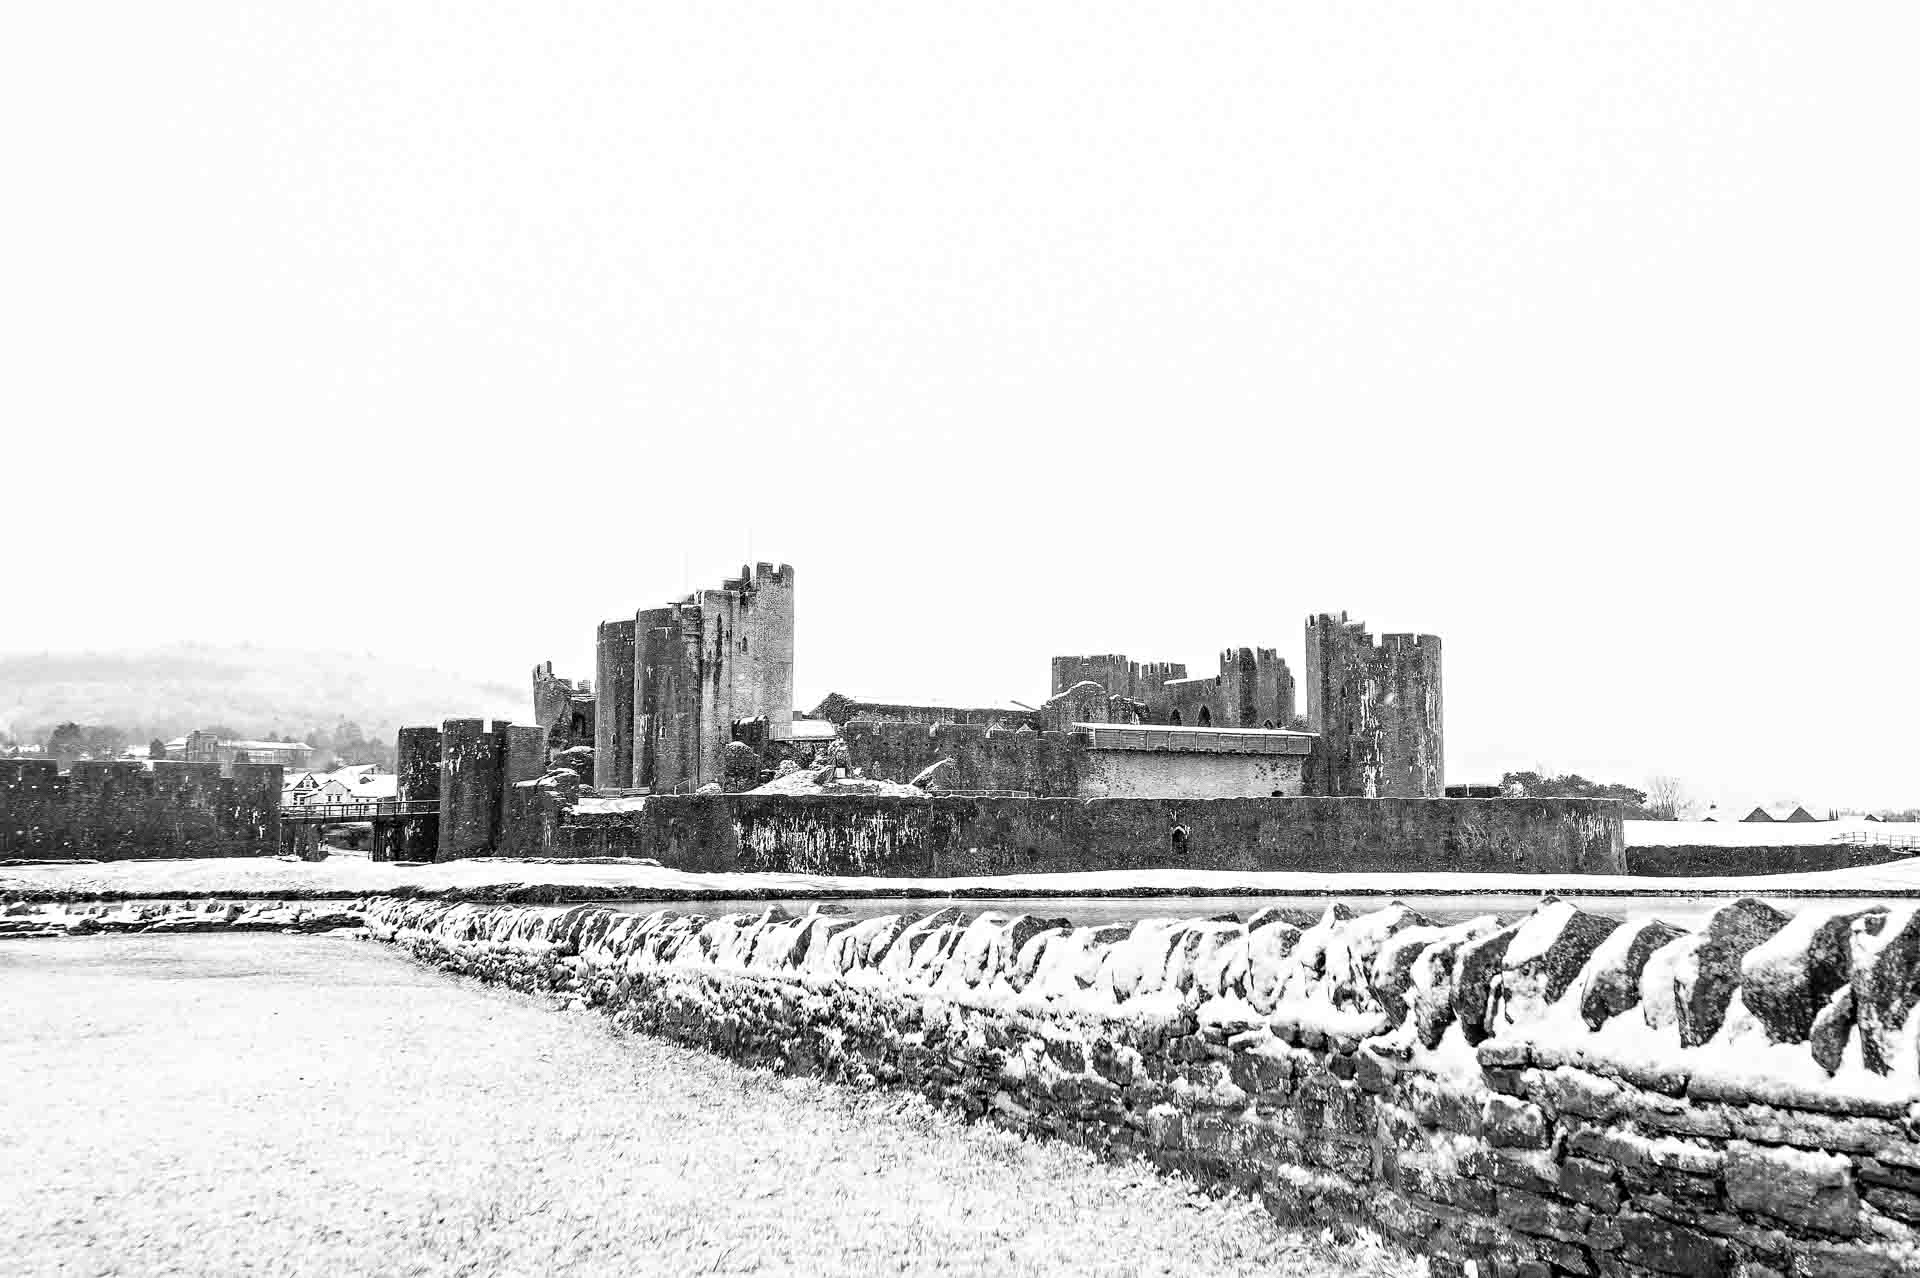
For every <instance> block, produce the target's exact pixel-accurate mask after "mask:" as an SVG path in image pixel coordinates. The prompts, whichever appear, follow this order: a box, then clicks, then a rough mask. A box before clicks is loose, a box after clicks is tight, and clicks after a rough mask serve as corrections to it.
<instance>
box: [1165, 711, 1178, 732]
mask: <svg viewBox="0 0 1920 1278" xmlns="http://www.w3.org/2000/svg"><path fill="white" fill-rule="evenodd" d="M1167 722H1168V723H1170V724H1172V725H1173V726H1174V727H1176V728H1177V727H1179V726H1180V712H1179V711H1178V710H1175V711H1174V712H1173V717H1172V718H1170V719H1168V720H1167Z"/></svg>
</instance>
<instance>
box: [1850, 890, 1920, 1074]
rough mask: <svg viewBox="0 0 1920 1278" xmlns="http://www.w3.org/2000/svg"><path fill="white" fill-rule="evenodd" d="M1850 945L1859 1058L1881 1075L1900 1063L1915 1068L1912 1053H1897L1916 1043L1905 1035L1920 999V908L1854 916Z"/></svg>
mask: <svg viewBox="0 0 1920 1278" xmlns="http://www.w3.org/2000/svg"><path fill="white" fill-rule="evenodd" d="M1850 949H1851V952H1852V957H1853V978H1852V985H1853V1017H1854V1023H1855V1024H1856V1025H1857V1026H1858V1027H1859V1031H1860V1055H1861V1059H1862V1060H1863V1061H1864V1062H1865V1063H1866V1066H1867V1068H1868V1069H1870V1070H1873V1071H1874V1072H1875V1073H1879V1074H1885V1073H1887V1072H1888V1071H1890V1070H1892V1069H1893V1068H1894V1067H1895V1066H1896V1065H1899V1066H1901V1067H1903V1068H1906V1069H1912V1068H1913V1066H1914V1062H1913V1060H1912V1059H1911V1058H1909V1059H1907V1060H1905V1061H1901V1060H1900V1059H1899V1058H1900V1057H1901V1056H1903V1055H1907V1054H1908V1053H1911V1052H1912V1051H1913V1046H1914V1045H1913V1043H1912V1042H1911V1041H1905V1042H1903V1038H1904V1035H1905V1030H1906V1024H1907V1018H1908V1016H1909V1014H1910V1013H1911V1012H1912V1011H1913V1008H1914V1005H1915V1003H1920V909H1916V908H1914V907H1912V906H1903V907H1901V908H1900V909H1897V910H1894V911H1892V912H1891V913H1888V914H1870V915H1868V916H1866V917H1865V918H1861V919H1857V920H1855V921H1854V924H1853V932H1852V934H1851V937H1850Z"/></svg>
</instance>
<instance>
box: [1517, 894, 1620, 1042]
mask: <svg viewBox="0 0 1920 1278" xmlns="http://www.w3.org/2000/svg"><path fill="white" fill-rule="evenodd" d="M1619 926H1620V921H1619V920H1618V919H1613V918H1608V917H1606V916H1605V915H1600V914H1589V913H1587V912H1586V911H1584V910H1581V909H1578V908H1576V907H1575V906H1574V905H1572V904H1570V903H1569V902H1566V901H1561V900H1555V899H1549V900H1547V901H1545V902H1543V903H1542V904H1541V905H1540V906H1539V907H1538V908H1537V909H1535V910H1534V912H1533V913H1532V914H1531V915H1530V916H1528V917H1527V918H1526V919H1525V920H1523V921H1522V922H1521V924H1520V926H1519V929H1518V930H1517V931H1516V932H1515V934H1514V937H1513V941H1512V943H1511V944H1510V945H1509V946H1508V947H1507V952H1506V954H1505V956H1504V957H1503V958H1502V960H1501V967H1502V972H1501V975H1500V979H1499V986H1498V993H1497V995H1496V1000H1495V1001H1496V1003H1497V1004H1498V1008H1497V1016H1496V1025H1495V1031H1496V1032H1498V1029H1499V1026H1500V1025H1501V1024H1525V1023H1526V1022H1528V1021H1532V1020H1534V1019H1536V1018H1538V1017H1539V1016H1540V1015H1541V1014H1542V1013H1544V1012H1545V1011H1546V1009H1547V1008H1548V1007H1549V1006H1550V1005H1552V1004H1553V1003H1555V1002H1557V1001H1558V1000H1559V998H1560V996H1561V995H1563V994H1565V993H1566V992H1567V989H1568V987H1569V986H1571V985H1572V984H1573V982H1574V979H1575V978H1576V977H1577V976H1579V974H1580V972H1581V970H1582V969H1583V968H1584V967H1585V966H1586V963H1587V960H1588V959H1589V958H1590V957H1591V956H1592V955H1593V952H1594V951H1595V950H1596V949H1598V948H1599V946H1600V943H1601V942H1602V941H1604V940H1606V938H1607V937H1608V936H1609V935H1610V934H1611V933H1612V932H1613V931H1614V930H1615V929H1616V928H1618V927H1619Z"/></svg>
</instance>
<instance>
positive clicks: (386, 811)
mask: <svg viewBox="0 0 1920 1278" xmlns="http://www.w3.org/2000/svg"><path fill="white" fill-rule="evenodd" d="M439 814H440V803H439V801H438V800H436V799H415V800H413V801H411V802H405V803H403V802H401V801H400V800H399V799H355V800H353V801H352V802H349V803H290V804H287V805H286V806H284V807H282V808H281V809H280V819H281V820H282V821H371V820H373V819H374V818H376V817H409V816H438V815H439Z"/></svg>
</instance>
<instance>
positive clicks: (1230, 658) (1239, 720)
mask: <svg viewBox="0 0 1920 1278" xmlns="http://www.w3.org/2000/svg"><path fill="white" fill-rule="evenodd" d="M1219 685H1220V695H1219V701H1218V704H1219V710H1220V712H1222V713H1224V714H1225V716H1226V720H1227V721H1226V722H1219V721H1216V722H1215V723H1214V726H1215V727H1218V728H1282V729H1284V728H1290V727H1292V726H1293V723H1294V718H1295V713H1296V712H1295V708H1294V685H1293V671H1291V670H1290V669H1288V668H1287V663H1286V662H1285V661H1283V660H1281V658H1280V654H1279V653H1278V652H1276V651H1275V650H1274V649H1272V648H1229V649H1227V650H1226V651H1224V652H1222V653H1221V654H1220V679H1219Z"/></svg>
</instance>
